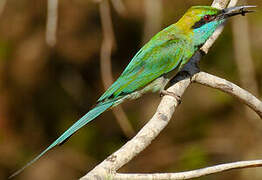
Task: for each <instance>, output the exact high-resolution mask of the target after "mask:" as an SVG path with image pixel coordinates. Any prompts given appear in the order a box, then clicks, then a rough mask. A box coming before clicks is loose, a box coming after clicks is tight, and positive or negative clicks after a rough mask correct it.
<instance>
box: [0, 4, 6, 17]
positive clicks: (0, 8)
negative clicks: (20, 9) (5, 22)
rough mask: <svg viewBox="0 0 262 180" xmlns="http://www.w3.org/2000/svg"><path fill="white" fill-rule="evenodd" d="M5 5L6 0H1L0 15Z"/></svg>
mask: <svg viewBox="0 0 262 180" xmlns="http://www.w3.org/2000/svg"><path fill="white" fill-rule="evenodd" d="M5 6H6V0H1V1H0V16H1V15H2V13H3V12H4V9H5Z"/></svg>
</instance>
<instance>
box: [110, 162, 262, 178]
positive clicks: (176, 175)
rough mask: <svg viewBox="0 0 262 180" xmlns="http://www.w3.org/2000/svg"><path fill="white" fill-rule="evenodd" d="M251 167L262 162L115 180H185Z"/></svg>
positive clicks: (136, 175) (120, 174)
mask: <svg viewBox="0 0 262 180" xmlns="http://www.w3.org/2000/svg"><path fill="white" fill-rule="evenodd" d="M250 167H262V160H254V161H239V162H233V163H226V164H220V165H215V166H211V167H207V168H202V169H197V170H192V171H185V172H178V173H155V174H122V173H118V174H116V175H115V176H114V180H141V179H146V180H166V179H168V180H185V179H192V178H197V177H201V176H204V175H205V176H206V175H210V174H215V173H218V172H224V171H229V170H232V169H243V168H250Z"/></svg>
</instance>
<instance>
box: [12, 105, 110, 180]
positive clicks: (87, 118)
mask: <svg viewBox="0 0 262 180" xmlns="http://www.w3.org/2000/svg"><path fill="white" fill-rule="evenodd" d="M113 105H114V101H111V102H104V103H101V104H98V105H97V106H96V107H94V108H93V109H91V110H90V111H89V112H88V113H87V114H85V115H84V116H83V117H82V118H81V119H79V120H78V121H77V122H75V123H74V124H73V125H72V126H71V127H70V128H68V129H67V130H66V131H65V132H64V133H63V134H62V135H61V136H60V137H59V138H58V139H57V140H55V141H54V142H53V143H52V144H51V145H50V146H48V147H47V148H46V149H45V150H44V151H43V152H41V153H40V154H39V155H38V156H36V157H35V158H34V159H33V160H31V161H30V162H28V163H27V164H26V165H25V166H23V167H22V168H21V169H19V170H18V171H16V172H15V173H13V174H12V175H11V176H10V177H9V179H10V178H12V177H14V176H16V175H18V174H19V173H21V172H22V171H23V170H24V169H25V168H27V167H28V166H30V165H31V164H33V163H34V162H35V161H37V160H38V159H39V158H41V157H42V156H43V155H44V154H45V153H46V152H47V151H49V150H50V149H52V148H53V147H55V146H56V145H60V144H63V143H64V142H65V141H66V140H67V139H68V138H69V137H70V136H72V135H73V134H74V133H75V132H76V131H77V130H79V129H80V128H81V127H83V126H84V125H86V124H87V123H89V122H90V121H92V120H93V119H95V118H96V117H97V116H99V115H100V114H101V113H103V112H105V111H106V110H107V109H109V108H110V107H112V106H113Z"/></svg>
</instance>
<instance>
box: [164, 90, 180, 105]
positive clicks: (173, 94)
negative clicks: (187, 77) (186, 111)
mask: <svg viewBox="0 0 262 180" xmlns="http://www.w3.org/2000/svg"><path fill="white" fill-rule="evenodd" d="M165 95H168V96H172V97H173V98H175V99H176V100H177V103H178V105H179V104H181V102H182V101H181V97H180V96H179V95H176V94H175V93H173V92H169V91H166V90H162V91H161V92H160V97H163V96H165Z"/></svg>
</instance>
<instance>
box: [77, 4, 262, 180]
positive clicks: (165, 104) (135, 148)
mask: <svg viewBox="0 0 262 180" xmlns="http://www.w3.org/2000/svg"><path fill="white" fill-rule="evenodd" d="M232 1H234V2H231V5H234V3H236V0H232ZM228 2H229V0H214V2H213V4H212V5H213V6H214V7H217V8H220V9H222V8H225V7H226V5H227V4H228ZM222 30H223V26H221V27H220V28H219V29H217V30H216V31H215V33H214V35H213V36H212V37H211V38H210V39H209V40H208V41H207V43H206V44H205V45H204V46H203V48H202V51H204V52H205V53H207V52H208V50H209V48H210V47H211V46H212V44H213V43H214V42H215V40H216V38H217V37H218V36H219V34H220V33H221V32H222ZM201 57H202V55H201V53H200V52H197V53H196V54H195V55H194V56H193V57H192V58H191V60H190V62H189V63H187V64H186V66H185V67H184V68H183V69H182V72H183V71H188V72H189V73H179V75H177V76H176V78H175V82H176V83H175V84H174V85H172V86H171V87H170V88H168V89H167V91H169V92H173V93H175V94H177V95H179V96H182V95H183V93H184V92H185V90H186V89H187V87H188V86H189V85H190V84H191V82H192V80H193V81H194V82H197V83H201V84H204V85H207V86H210V87H214V88H217V89H220V90H222V91H224V92H228V93H230V94H231V95H233V96H236V97H238V98H239V99H240V100H241V101H242V102H244V103H246V104H247V105H248V106H249V107H251V108H252V109H254V110H255V111H256V112H257V113H258V114H259V115H260V117H261V115H262V111H261V109H262V104H261V102H260V101H259V100H258V99H257V98H255V97H254V96H253V95H251V94H250V93H248V92H246V91H245V90H243V89H241V88H240V87H238V86H236V85H234V84H233V83H230V82H228V81H226V80H223V79H221V78H218V77H215V76H212V75H209V74H207V73H203V72H200V73H197V70H198V69H196V68H195V67H196V66H195V64H196V63H197V62H198V61H199V60H200V59H201ZM177 105H178V102H177V100H176V99H175V98H174V97H172V96H164V97H163V99H162V101H161V102H160V104H159V106H158V108H157V111H156V113H155V114H154V116H153V117H152V118H151V119H150V120H149V122H148V123H147V124H146V125H145V126H144V127H143V128H142V129H141V130H140V131H139V132H138V134H137V135H136V136H135V137H134V138H133V139H131V140H130V141H128V142H127V143H126V144H125V145H124V146H122V147H121V148H120V149H119V150H118V151H116V152H114V153H113V154H112V155H110V156H109V157H108V158H106V159H105V160H104V161H103V162H101V163H100V164H98V165H97V166H96V167H95V168H94V169H93V170H91V171H90V172H89V173H88V174H86V175H85V176H84V177H82V178H81V180H88V179H189V178H194V177H200V176H204V175H208V174H212V173H217V172H222V171H227V170H230V169H236V168H246V167H258V166H262V160H256V161H242V162H235V163H229V164H222V165H217V166H213V167H208V168H204V169H199V170H194V171H188V172H180V173H162V174H121V173H117V172H116V171H117V170H118V169H119V168H121V167H122V166H123V165H125V164H126V163H128V162H129V161H130V160H131V159H133V158H134V157H135V156H136V155H138V154H139V153H140V152H141V151H143V150H144V149H145V148H146V147H147V146H149V144H150V143H151V142H152V141H153V140H154V139H155V138H156V137H157V136H158V134H159V133H160V132H161V131H162V130H163V129H164V128H165V127H166V126H167V124H168V123H169V121H170V119H171V117H172V115H173V113H174V111H175V108H176V107H177Z"/></svg>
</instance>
